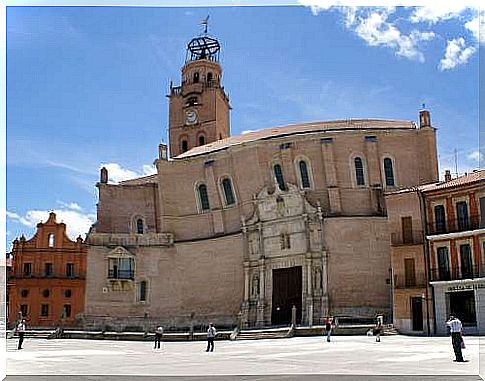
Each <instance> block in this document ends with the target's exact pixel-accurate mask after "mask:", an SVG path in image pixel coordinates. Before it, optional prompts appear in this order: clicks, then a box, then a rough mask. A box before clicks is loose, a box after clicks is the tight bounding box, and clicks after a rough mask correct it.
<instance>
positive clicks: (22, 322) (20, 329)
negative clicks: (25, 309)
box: [15, 319, 26, 349]
mask: <svg viewBox="0 0 485 381" xmlns="http://www.w3.org/2000/svg"><path fill="white" fill-rule="evenodd" d="M25 328H26V326H25V319H22V320H20V322H19V323H18V324H17V327H16V328H15V330H16V331H17V334H18V335H19V345H18V347H17V349H22V343H23V342H24V334H25Z"/></svg>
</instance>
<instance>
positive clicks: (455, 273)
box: [431, 263, 485, 282]
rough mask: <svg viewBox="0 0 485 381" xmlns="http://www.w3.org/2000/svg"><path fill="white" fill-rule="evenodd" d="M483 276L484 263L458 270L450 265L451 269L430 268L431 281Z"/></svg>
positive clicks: (484, 271)
mask: <svg viewBox="0 0 485 381" xmlns="http://www.w3.org/2000/svg"><path fill="white" fill-rule="evenodd" d="M484 277H485V263H480V264H478V265H475V266H472V267H471V268H470V269H469V270H468V271H463V270H462V271H460V268H458V267H452V268H451V269H446V268H443V269H439V268H432V269H431V282H436V281H447V280H463V279H475V278H484Z"/></svg>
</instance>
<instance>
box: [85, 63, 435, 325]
mask: <svg viewBox="0 0 485 381" xmlns="http://www.w3.org/2000/svg"><path fill="white" fill-rule="evenodd" d="M195 72H198V73H199V74H198V82H196V83H193V82H194V81H193V78H194V75H195ZM209 72H211V73H212V77H211V79H210V80H209V79H208V77H207V76H208V73H209ZM221 72H222V70H221V68H220V65H219V63H218V62H216V61H214V60H211V59H206V58H203V59H200V60H196V61H188V62H187V63H186V65H185V66H184V68H182V84H181V86H179V87H173V86H171V89H170V120H169V132H170V139H171V140H170V153H171V157H170V158H169V157H168V153H167V147H166V146H165V145H163V144H161V145H160V146H159V152H160V154H159V157H158V159H157V160H156V161H155V164H156V167H157V174H156V175H152V176H147V177H143V178H138V179H134V180H128V181H124V182H121V183H119V184H116V185H115V184H108V183H107V177H108V176H107V174H106V172H105V170H103V171H104V172H103V171H102V174H101V181H100V182H99V183H98V184H97V187H98V189H99V203H98V218H97V222H96V224H95V225H94V226H93V228H92V229H91V231H90V233H89V234H88V238H87V243H88V246H89V249H88V269H89V271H88V276H87V296H86V314H85V319H86V325H87V326H93V327H94V326H95V327H101V326H106V325H110V326H113V327H114V328H119V329H123V328H126V327H127V326H131V325H135V326H142V325H145V326H146V325H152V324H155V323H158V322H160V323H162V324H164V325H166V326H177V327H182V326H189V325H199V324H205V323H207V322H208V321H213V322H214V323H216V324H217V325H219V326H231V325H234V324H236V323H238V321H240V322H241V323H242V324H243V325H245V326H267V325H270V324H273V325H275V324H286V323H288V321H287V315H286V314H287V311H288V309H289V308H291V307H292V305H293V304H295V306H296V307H297V315H298V321H299V323H300V324H307V325H311V324H315V323H321V321H322V317H323V316H324V315H326V314H333V315H342V316H349V317H355V318H358V317H359V318H373V317H374V316H375V314H376V313H384V314H386V315H388V316H389V315H390V313H391V288H390V281H389V279H390V273H389V269H390V255H389V248H390V234H389V230H388V227H387V218H386V204H385V200H384V195H383V194H384V193H383V192H384V191H386V190H395V189H398V188H402V187H409V186H412V185H415V184H420V183H426V182H432V181H436V180H437V155H436V137H435V130H434V129H433V128H432V127H431V125H430V123H429V113H427V111H423V112H422V113H421V117H423V115H424V116H427V117H428V123H424V122H423V121H421V124H420V126H417V125H416V124H415V123H414V122H412V121H400V120H379V119H360V120H359V119H356V120H353V119H349V120H340V121H329V122H317V123H306V124H298V125H291V126H285V127H275V128H270V129H265V130H261V131H256V132H251V133H248V134H244V135H240V136H232V137H230V136H229V124H228V123H229V122H228V121H229V110H230V107H229V103H228V100H227V97H226V95H225V93H224V90H223V88H222V79H221ZM194 98H197V99H194ZM194 102H195V103H194ZM193 110H195V111H196V115H195V114H193V113H192V112H191V111H193ZM201 134H202V135H203V136H204V140H203V141H200V140H199V136H201ZM184 136H185V137H184ZM181 139H186V140H187V143H183V144H182V143H181ZM200 143H204V144H200ZM186 144H187V145H186ZM185 148H187V150H185ZM120 269H121V270H120ZM295 282H296V283H295ZM275 285H277V286H275ZM285 293H287V294H285ZM295 293H296V294H295ZM284 295H289V296H288V298H290V297H291V298H293V299H291V300H290V299H288V298H287V299H285V296H284ZM275 298H276V299H278V300H279V301H278V303H279V304H278V305H276V304H275V303H273V299H275Z"/></svg>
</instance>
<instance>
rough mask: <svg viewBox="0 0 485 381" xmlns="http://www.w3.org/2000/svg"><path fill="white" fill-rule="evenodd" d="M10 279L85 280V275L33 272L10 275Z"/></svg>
mask: <svg viewBox="0 0 485 381" xmlns="http://www.w3.org/2000/svg"><path fill="white" fill-rule="evenodd" d="M10 278H11V279H86V273H74V274H69V275H68V274H66V273H49V274H45V273H44V272H34V273H30V274H25V273H22V274H11V275H10Z"/></svg>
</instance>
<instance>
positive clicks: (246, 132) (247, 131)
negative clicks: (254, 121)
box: [241, 130, 256, 135]
mask: <svg viewBox="0 0 485 381" xmlns="http://www.w3.org/2000/svg"><path fill="white" fill-rule="evenodd" d="M254 131H256V130H244V131H243V132H241V134H242V135H246V134H249V133H250V132H254Z"/></svg>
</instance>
